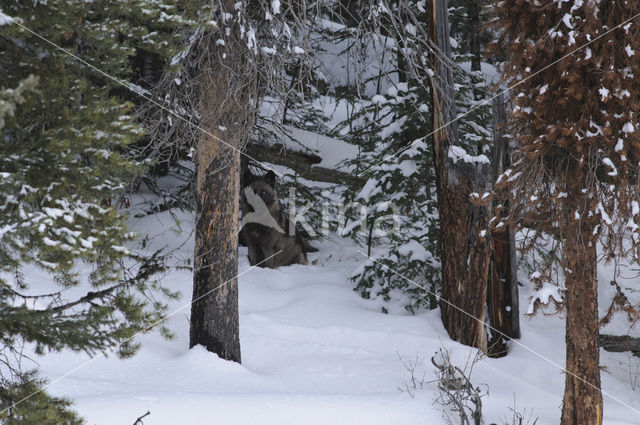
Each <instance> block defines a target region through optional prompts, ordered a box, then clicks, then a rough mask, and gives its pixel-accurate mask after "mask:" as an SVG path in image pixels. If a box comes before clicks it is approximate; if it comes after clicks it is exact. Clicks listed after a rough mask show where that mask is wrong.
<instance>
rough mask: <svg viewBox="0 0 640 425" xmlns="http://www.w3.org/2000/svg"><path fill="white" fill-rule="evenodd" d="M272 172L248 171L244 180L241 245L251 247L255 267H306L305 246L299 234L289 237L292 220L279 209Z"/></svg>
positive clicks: (250, 253)
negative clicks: (258, 173) (294, 265)
mask: <svg viewBox="0 0 640 425" xmlns="http://www.w3.org/2000/svg"><path fill="white" fill-rule="evenodd" d="M275 183H276V176H275V174H274V172H273V171H269V172H267V174H265V175H264V176H256V175H254V174H253V173H251V171H247V172H246V173H245V174H244V176H243V179H242V185H243V187H242V189H241V193H240V196H241V199H242V201H241V202H242V211H243V214H244V215H243V217H242V229H241V230H240V244H241V245H245V246H247V247H248V248H249V263H250V264H251V265H252V266H253V265H256V264H258V263H260V266H261V267H269V268H272V269H274V268H277V267H282V266H289V265H291V264H307V256H306V255H305V249H304V244H303V243H302V239H301V238H300V235H299V234H298V232H297V231H296V232H294V234H289V219H288V218H287V217H286V215H285V214H284V213H283V212H282V210H281V209H280V202H279V200H278V194H277V193H276V190H275Z"/></svg>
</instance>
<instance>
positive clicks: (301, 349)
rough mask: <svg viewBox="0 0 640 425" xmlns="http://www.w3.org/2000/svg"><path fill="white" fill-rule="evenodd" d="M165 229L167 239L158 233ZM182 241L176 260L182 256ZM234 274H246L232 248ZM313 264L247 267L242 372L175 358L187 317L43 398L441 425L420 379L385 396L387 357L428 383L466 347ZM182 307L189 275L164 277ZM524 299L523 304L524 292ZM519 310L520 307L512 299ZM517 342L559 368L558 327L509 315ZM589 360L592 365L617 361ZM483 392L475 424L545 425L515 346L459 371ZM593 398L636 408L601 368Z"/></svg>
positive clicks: (166, 420) (112, 409)
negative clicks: (445, 359)
mask: <svg viewBox="0 0 640 425" xmlns="http://www.w3.org/2000/svg"><path fill="white" fill-rule="evenodd" d="M179 218H180V220H181V225H180V229H181V231H182V233H177V231H178V230H179V229H178V226H177V225H176V224H174V223H173V222H172V221H171V220H170V219H169V215H168V214H167V213H164V214H161V215H159V216H157V217H147V218H145V219H142V220H141V221H140V222H139V223H136V226H137V228H146V229H147V230H148V231H150V232H151V233H153V232H154V231H155V232H156V234H157V237H156V238H155V239H154V241H155V244H157V245H162V244H169V245H170V246H173V247H175V246H178V245H179V243H180V242H181V241H182V240H183V239H184V238H185V235H188V234H189V233H190V230H191V227H192V220H191V218H190V217H189V216H188V215H183V216H181V217H179ZM171 229H173V230H175V231H176V232H175V233H174V232H171ZM191 249H192V244H191V243H190V242H189V243H187V244H185V245H184V246H183V247H182V248H181V249H180V251H179V252H178V254H180V255H183V256H184V258H189V257H190V255H191ZM243 254H244V255H242V258H241V264H240V270H246V269H247V268H248V267H249V265H248V263H247V260H246V252H244V251H243ZM310 259H311V260H318V262H317V264H316V265H309V266H292V267H287V268H283V269H280V270H265V269H253V270H251V271H249V272H248V273H246V274H244V275H243V276H242V277H241V279H240V311H241V317H240V325H241V344H242V356H243V364H242V365H238V364H234V363H231V362H226V361H223V360H221V359H219V358H218V357H217V356H215V355H213V354H210V353H208V352H206V351H205V350H204V349H201V348H196V349H194V350H191V351H189V350H188V349H187V345H188V312H189V309H188V308H187V309H185V310H183V311H181V312H180V313H178V314H176V315H175V316H173V317H172V318H171V320H170V322H169V323H170V327H171V328H172V329H173V330H174V331H175V332H176V334H177V338H176V339H175V340H173V341H165V340H163V339H162V338H161V337H160V336H159V335H158V334H157V333H152V334H149V335H145V336H143V337H141V338H140V339H139V340H140V341H141V342H142V343H143V344H144V345H143V348H142V350H141V352H140V354H139V355H137V356H136V357H134V358H133V359H130V360H127V361H120V360H117V359H115V358H109V359H104V358H101V359H97V360H95V361H94V362H92V363H91V364H89V365H87V366H85V367H83V368H81V369H79V370H77V371H76V372H74V373H73V374H71V375H70V376H68V377H66V378H64V379H62V380H61V381H59V382H58V383H55V384H54V385H52V387H51V391H52V392H53V393H55V394H57V395H64V396H67V397H71V398H73V399H74V400H75V402H76V407H77V409H78V411H79V412H80V413H81V414H82V415H84V416H85V417H86V418H87V419H88V423H89V424H99V425H111V424H127V425H128V424H132V423H133V422H134V420H135V418H137V417H138V416H141V415H142V414H144V413H145V412H146V411H147V410H149V411H150V412H151V415H150V416H148V417H146V418H145V419H144V424H145V425H173V424H188V425H197V424H218V423H219V424H225V425H232V424H260V425H270V424H274V425H276V424H277V425H283V424H292V425H294V424H295V425H303V424H309V425H312V424H318V425H341V424H345V425H354V424H366V425H376V424H381V425H382V424H385V425H390V424H406V425H411V424H416V425H417V424H442V423H444V422H443V419H442V411H441V409H440V407H439V406H438V405H434V404H433V399H434V389H435V385H434V384H433V383H425V386H424V389H423V390H420V391H417V392H416V396H415V398H411V397H410V396H409V395H408V394H407V393H403V392H400V391H398V387H402V386H403V385H404V382H406V381H408V380H409V373H408V372H407V371H406V370H405V368H404V367H403V365H402V363H401V362H400V360H399V357H398V356H400V357H402V358H404V359H405V360H414V359H415V358H416V356H418V358H419V359H420V360H419V364H418V367H417V369H416V374H418V375H420V376H422V374H423V373H426V375H425V376H426V381H430V380H431V379H433V369H432V366H431V365H430V362H429V358H430V357H431V356H432V355H433V354H434V353H435V351H437V350H438V349H439V348H440V347H441V346H445V347H447V348H449V349H450V350H451V353H452V357H453V359H454V361H455V362H456V363H457V364H459V365H461V366H463V365H464V363H465V361H466V360H467V359H468V358H469V356H470V353H471V352H472V350H470V349H469V348H468V347H464V346H461V345H459V344H456V343H453V342H451V341H450V340H449V339H448V337H447V335H446V332H445V331H444V329H443V328H442V325H441V322H440V320H439V312H438V311H434V312H429V313H425V314H420V315H416V316H409V315H385V314H382V313H380V312H379V310H380V309H379V306H380V304H379V303H378V302H377V301H365V300H363V299H361V298H359V296H358V295H357V294H356V293H354V292H353V291H352V289H351V288H352V284H351V282H349V280H348V278H347V276H348V275H349V274H350V273H351V271H352V270H353V269H354V268H355V267H357V265H358V264H359V263H360V262H361V261H362V259H363V258H362V256H361V255H360V254H358V253H357V252H356V250H355V247H354V246H352V245H350V244H349V243H348V242H345V241H327V242H325V244H324V245H323V246H322V247H321V250H320V252H319V253H316V254H312V255H311V256H310ZM165 279H166V282H168V283H169V284H170V285H171V287H173V288H175V289H180V290H181V291H182V292H183V294H184V297H183V300H182V302H179V303H174V304H173V305H172V306H171V309H172V310H174V309H177V308H178V307H180V306H181V305H183V304H185V303H186V302H188V300H189V299H190V291H191V285H192V279H191V275H190V273H189V272H186V271H181V272H173V273H172V274H170V275H168V276H167V277H166V278H165ZM524 296H525V295H523V297H524ZM521 304H522V305H526V303H525V302H524V299H523V302H522V303H521ZM523 334H524V338H523V339H522V342H523V343H524V344H527V345H528V346H530V347H532V348H533V349H534V350H536V351H538V352H539V353H540V354H542V355H544V356H546V357H549V358H550V359H552V360H553V361H555V362H557V363H560V364H563V363H564V361H563V359H564V348H563V341H564V333H563V331H562V320H561V319H560V318H554V317H538V318H535V319H533V320H528V319H523ZM615 356H618V357H613V355H610V354H608V353H607V354H604V353H603V364H604V365H611V366H614V364H617V363H616V362H618V361H621V360H623V358H622V357H620V356H624V354H617V355H615ZM86 360H87V357H86V356H83V355H78V354H73V353H58V354H51V355H47V356H46V357H44V358H41V359H40V361H41V370H42V371H43V372H44V374H45V375H46V376H47V377H48V378H49V379H50V380H53V379H56V378H57V377H60V376H62V375H63V374H65V373H66V372H67V371H69V370H71V369H73V368H75V367H77V366H79V365H81V364H83V363H84V362H86ZM472 381H473V382H474V383H475V384H487V385H488V387H489V395H488V396H487V397H486V398H485V399H484V405H485V417H486V423H487V424H489V423H491V422H496V423H503V422H502V420H503V419H504V418H506V417H507V416H508V414H509V411H508V408H509V407H512V406H513V402H514V396H515V400H516V408H517V409H518V410H520V411H522V410H523V409H524V408H526V409H527V411H530V410H531V409H533V414H534V417H536V416H538V417H540V420H539V421H538V424H539V425H543V424H557V423H558V422H559V415H560V410H559V406H560V404H561V400H562V391H563V385H564V383H563V375H562V373H561V372H560V371H559V370H558V369H556V368H554V367H552V366H550V365H549V364H548V363H547V362H545V361H544V360H542V359H540V358H539V357H537V356H536V355H535V354H532V353H531V352H529V351H527V350H525V349H524V348H522V347H519V346H514V347H513V349H512V351H511V353H510V354H509V356H508V357H506V358H503V359H497V360H496V359H483V360H481V361H480V363H479V364H478V365H476V368H475V370H474V373H473V375H472ZM603 382H604V388H605V390H606V391H608V392H611V393H612V394H614V395H616V396H617V397H620V398H622V399H623V401H625V402H626V403H629V404H630V405H632V406H633V407H635V408H637V409H640V397H638V393H634V392H633V391H632V390H631V387H630V385H629V384H628V383H625V382H623V381H622V380H620V379H618V378H616V377H614V376H612V375H609V374H607V373H603ZM632 423H636V424H637V423H640V416H638V415H636V414H635V413H633V412H632V411H631V410H629V409H627V408H625V407H622V406H620V405H618V404H617V403H615V402H613V401H611V400H610V399H607V398H606V397H605V424H607V425H622V424H632Z"/></svg>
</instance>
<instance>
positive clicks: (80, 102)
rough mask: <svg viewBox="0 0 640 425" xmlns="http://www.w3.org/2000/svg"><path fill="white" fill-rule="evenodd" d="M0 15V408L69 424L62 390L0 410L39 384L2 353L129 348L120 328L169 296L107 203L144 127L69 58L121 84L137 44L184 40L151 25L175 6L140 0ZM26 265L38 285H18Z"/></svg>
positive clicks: (12, 417) (142, 322)
mask: <svg viewBox="0 0 640 425" xmlns="http://www.w3.org/2000/svg"><path fill="white" fill-rule="evenodd" d="M2 12H3V13H4V14H6V15H3V18H4V17H5V16H9V17H10V18H4V19H3V20H2V24H4V25H2V26H0V70H1V72H2V75H3V81H2V85H3V87H2V90H3V91H2V92H1V93H0V96H1V97H2V99H0V111H2V112H1V116H2V119H1V120H0V123H1V124H3V126H0V127H3V128H0V176H1V178H0V229H1V230H0V272H1V273H0V274H1V276H0V313H1V314H0V335H2V336H1V337H0V341H1V343H2V346H1V348H0V350H1V351H0V366H1V367H0V374H1V377H2V380H3V382H2V384H3V388H4V390H3V391H2V393H1V394H0V403H1V405H2V409H3V410H2V413H1V414H0V418H1V419H2V420H3V421H8V423H14V422H15V423H18V422H19V423H78V419H77V418H76V417H75V415H73V414H71V413H68V414H67V413H65V412H67V410H66V407H65V406H66V405H67V404H68V403H67V402H66V401H64V400H59V399H54V398H49V397H48V396H46V395H45V394H40V395H38V396H34V397H32V398H30V399H29V400H27V401H25V402H24V403H25V404H24V405H19V406H16V407H12V406H11V405H12V403H15V402H16V401H17V400H19V399H20V398H21V395H25V394H26V393H27V392H29V391H31V390H37V389H39V388H41V385H42V381H41V380H40V379H38V378H37V376H36V375H35V374H34V373H32V372H29V373H24V372H21V371H22V369H21V368H20V365H19V364H16V363H15V362H13V361H11V360H10V359H11V358H12V357H14V356H15V357H14V358H16V359H18V362H19V361H20V359H21V348H22V346H23V345H24V344H27V345H28V346H32V347H33V348H34V350H35V352H36V353H38V354H43V353H45V352H46V351H48V350H54V351H59V350H64V349H70V350H74V351H84V352H87V353H95V352H99V351H107V350H110V349H112V348H117V352H118V354H119V355H120V356H122V357H127V356H130V355H132V354H134V352H135V351H136V349H137V348H138V344H136V343H135V342H133V340H132V337H133V336H134V335H135V334H136V333H138V332H143V331H148V330H149V329H150V326H151V325H154V324H156V323H157V322H158V321H160V319H161V318H162V314H163V313H164V312H165V311H166V306H165V304H164V303H163V302H162V301H161V300H160V299H158V295H160V294H164V295H167V296H170V297H174V298H175V297H176V294H175V293H173V292H172V291H170V290H168V289H166V288H163V287H161V286H160V285H159V284H158V282H156V281H155V279H154V275H155V274H156V273H158V272H160V271H162V270H164V269H165V266H164V262H163V258H162V256H161V255H160V254H159V253H155V254H152V255H148V254H143V253H138V252H136V251H135V250H134V249H132V248H133V246H132V242H133V241H134V240H135V238H136V235H135V234H134V233H132V232H131V231H130V230H129V229H128V228H127V225H126V219H127V217H126V214H125V213H123V212H122V211H119V210H118V206H119V204H120V200H121V199H123V196H124V192H125V190H126V189H127V187H128V185H129V184H130V182H131V180H132V179H133V178H134V177H135V176H137V175H140V173H142V172H143V171H144V169H145V164H144V163H143V162H140V161H136V160H134V159H132V158H130V157H129V156H128V149H129V146H130V145H131V144H132V143H133V142H135V141H136V140H138V139H139V138H140V137H141V135H142V134H143V133H144V129H143V128H142V127H141V125H140V124H139V123H137V122H136V118H135V116H134V115H133V114H132V105H131V103H129V102H127V101H126V100H125V99H123V94H122V93H123V88H122V86H121V85H119V84H117V83H116V82H114V81H113V80H111V79H109V78H107V77H105V76H104V74H101V73H99V72H96V71H95V70H93V69H91V68H89V67H87V66H86V65H85V64H84V63H82V62H81V61H80V60H78V59H76V58H74V57H72V56H71V55H76V56H77V57H79V58H81V59H82V60H85V61H87V62H88V63H90V64H91V65H93V66H95V67H96V68H98V69H100V70H102V71H104V72H105V73H107V74H109V75H111V76H114V77H115V78H116V79H118V80H120V81H123V82H124V83H125V84H128V83H129V82H130V80H131V79H132V78H133V77H134V75H133V71H132V66H131V62H132V57H134V56H135V55H136V53H137V52H138V51H139V49H143V48H146V49H149V50H150V51H154V52H157V53H158V54H162V55H164V57H170V56H171V55H174V54H175V53H177V51H178V50H179V49H180V48H181V47H180V46H181V44H183V43H182V42H181V40H180V38H179V36H175V37H174V36H173V35H172V34H170V32H169V31H154V29H157V28H158V27H163V28H165V30H166V29H168V28H170V27H173V28H177V27H178V26H180V25H187V24H188V23H189V20H188V19H186V18H185V16H184V15H183V14H182V9H180V8H178V7H176V6H175V5H170V4H169V3H168V2H166V4H165V5H164V6H163V7H160V8H158V7H157V3H156V2H153V1H146V0H140V1H117V2H97V3H96V2H94V3H88V2H67V1H56V0H53V1H49V2H46V3H42V2H38V3H35V4H32V3H29V4H25V3H24V2H20V1H8V2H7V1H5V2H3V4H2ZM174 12H175V14H174ZM14 21H16V22H18V24H16V23H14ZM23 26H24V27H26V28H29V29H30V30H32V31H33V32H35V33H36V34H39V35H40V36H41V37H42V38H40V37H39V36H37V35H35V34H34V33H32V32H30V31H28V30H26V29H25V28H23ZM44 39H46V40H49V41H50V42H51V43H53V44H51V43H49V42H47V41H45V40H44ZM54 44H55V45H57V46H60V47H62V48H64V49H65V50H66V52H65V51H62V50H61V49H59V48H57V47H55V46H54ZM140 46H144V47H140ZM30 75H31V76H30ZM5 85H6V86H5ZM9 87H17V88H15V89H10V88H9ZM27 88H29V90H27ZM32 267H35V268H38V269H40V270H42V271H43V272H45V273H46V274H48V275H49V276H50V278H51V282H50V284H48V285H38V286H37V287H33V286H32V285H30V282H29V281H28V279H26V278H25V276H24V271H25V269H27V268H32ZM81 268H89V269H90V270H91V271H90V273H88V274H86V273H81ZM162 329H163V332H164V334H165V335H167V336H169V335H170V333H169V332H168V330H167V329H164V328H162ZM47 418H48V419H47ZM12 421H13V422H12Z"/></svg>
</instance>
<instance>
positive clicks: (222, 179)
mask: <svg viewBox="0 0 640 425" xmlns="http://www.w3.org/2000/svg"><path fill="white" fill-rule="evenodd" d="M198 148H199V149H198V169H197V173H198V187H197V197H196V233H195V259H194V280H193V300H194V302H193V304H192V305H191V330H190V334H189V348H191V347H193V346H195V345H198V344H200V345H203V346H204V347H205V348H206V349H207V350H209V351H211V352H214V353H216V354H218V356H220V357H221V358H223V359H226V360H233V361H236V362H240V360H241V358H240V335H239V323H238V282H237V279H236V277H235V276H236V275H237V273H238V207H239V197H238V195H239V193H240V184H239V178H240V154H239V153H238V152H237V151H234V150H232V149H231V148H229V147H226V146H220V145H219V144H218V143H217V142H216V141H214V140H201V141H200V143H199V146H198ZM220 169H223V171H219V170H220ZM200 297H202V298H201V299H200Z"/></svg>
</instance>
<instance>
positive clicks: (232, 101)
mask: <svg viewBox="0 0 640 425" xmlns="http://www.w3.org/2000/svg"><path fill="white" fill-rule="evenodd" d="M235 4H236V3H235V2H234V1H233V0H224V1H223V2H221V3H220V4H219V7H218V8H216V10H215V11H214V16H213V17H212V18H213V19H214V20H215V28H214V29H211V30H208V31H204V32H202V33H201V34H199V35H198V36H199V37H200V39H199V40H198V45H197V46H196V47H194V53H196V52H197V53H196V54H198V56H200V57H199V58H198V63H199V64H200V65H201V67H200V69H198V70H197V72H198V75H197V77H196V81H197V84H198V85H199V86H200V87H201V95H200V97H199V102H200V108H199V109H200V111H199V113H200V125H201V126H202V127H203V128H205V129H206V132H202V133H201V134H200V136H199V138H198V144H197V146H196V166H197V170H196V234H195V253H194V280H193V303H192V305H191V327H190V332H189V347H193V346H195V345H198V344H200V345H203V346H204V347H206V348H207V350H209V351H212V352H214V353H217V354H218V355H219V356H220V357H221V358H223V359H227V360H233V361H236V362H240V360H241V355H240V333H239V324H238V320H239V319H238V281H237V278H236V275H237V274H238V228H239V227H238V223H239V222H238V208H239V194H240V149H242V148H243V147H244V145H245V143H246V140H247V136H248V130H249V129H250V126H251V124H252V123H253V121H252V120H253V113H254V108H255V106H254V105H255V103H256V94H255V87H256V81H255V75H256V73H255V68H254V67H253V65H252V62H251V58H249V56H248V55H249V54H250V47H251V45H250V43H251V38H250V37H246V36H245V34H246V33H245V31H246V29H245V28H244V25H246V22H245V19H246V17H245V15H244V13H245V12H246V11H245V9H244V7H245V5H244V4H243V3H238V6H240V7H237V6H236V7H234V5H235ZM247 29H248V30H249V31H251V29H250V28H247Z"/></svg>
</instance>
